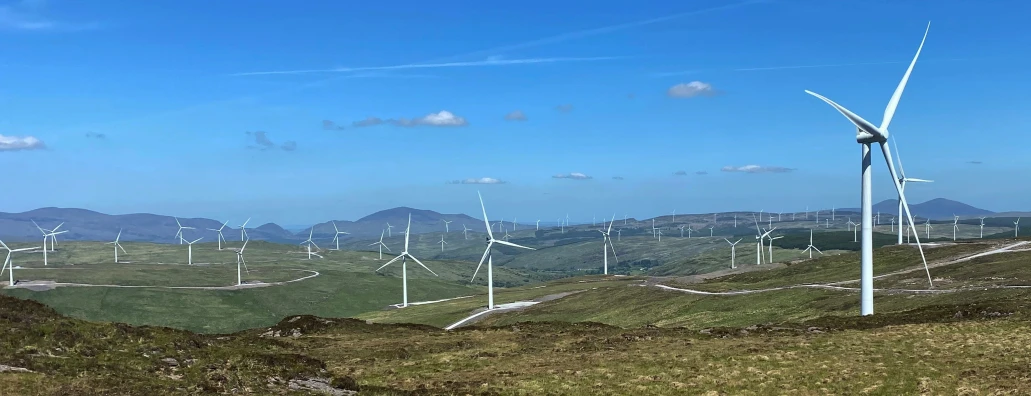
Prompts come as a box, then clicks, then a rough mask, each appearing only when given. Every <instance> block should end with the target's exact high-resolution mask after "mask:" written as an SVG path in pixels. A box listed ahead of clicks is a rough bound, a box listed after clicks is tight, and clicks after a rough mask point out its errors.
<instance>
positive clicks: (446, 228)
mask: <svg viewBox="0 0 1031 396" xmlns="http://www.w3.org/2000/svg"><path fill="white" fill-rule="evenodd" d="M440 221H443V222H444V232H451V225H450V224H451V223H454V222H455V221H454V220H451V221H447V220H444V219H441V220H440Z"/></svg>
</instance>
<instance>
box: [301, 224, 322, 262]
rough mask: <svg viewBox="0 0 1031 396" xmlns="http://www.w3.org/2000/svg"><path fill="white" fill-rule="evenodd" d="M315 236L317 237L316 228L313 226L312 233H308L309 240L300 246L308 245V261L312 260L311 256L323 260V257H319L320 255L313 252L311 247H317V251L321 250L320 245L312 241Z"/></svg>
mask: <svg viewBox="0 0 1031 396" xmlns="http://www.w3.org/2000/svg"><path fill="white" fill-rule="evenodd" d="M314 235H315V226H311V231H308V239H306V240H304V242H301V243H300V245H304V244H307V246H308V258H307V260H311V256H317V257H318V258H322V256H321V255H319V254H318V253H315V252H312V251H311V247H312V246H315V248H316V249H321V248H320V247H319V245H316V244H315V241H313V240H311V237H312V236H314Z"/></svg>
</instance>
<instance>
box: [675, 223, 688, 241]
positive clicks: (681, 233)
mask: <svg viewBox="0 0 1031 396" xmlns="http://www.w3.org/2000/svg"><path fill="white" fill-rule="evenodd" d="M677 228H679V229H680V237H681V238H683V237H684V228H687V226H685V225H683V224H681V225H680V226H677Z"/></svg>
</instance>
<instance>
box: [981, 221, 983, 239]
mask: <svg viewBox="0 0 1031 396" xmlns="http://www.w3.org/2000/svg"><path fill="white" fill-rule="evenodd" d="M981 238H984V217H982V218H981Z"/></svg>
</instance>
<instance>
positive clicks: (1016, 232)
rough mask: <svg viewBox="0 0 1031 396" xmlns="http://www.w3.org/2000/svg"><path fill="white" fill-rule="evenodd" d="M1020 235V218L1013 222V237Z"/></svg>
mask: <svg viewBox="0 0 1031 396" xmlns="http://www.w3.org/2000/svg"><path fill="white" fill-rule="evenodd" d="M1019 235H1020V218H1019V217H1018V218H1017V221H1014V222H1013V237H1014V238H1016V237H1018V236H1019Z"/></svg>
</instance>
